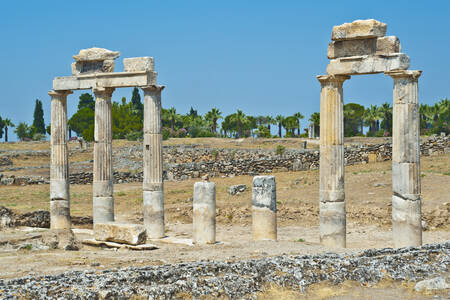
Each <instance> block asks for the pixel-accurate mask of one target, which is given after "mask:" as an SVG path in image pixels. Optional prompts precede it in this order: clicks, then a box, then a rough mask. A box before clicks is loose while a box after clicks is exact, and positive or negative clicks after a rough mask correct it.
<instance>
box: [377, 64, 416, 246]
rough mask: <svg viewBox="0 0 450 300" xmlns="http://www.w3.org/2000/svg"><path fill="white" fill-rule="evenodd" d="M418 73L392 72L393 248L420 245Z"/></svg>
mask: <svg viewBox="0 0 450 300" xmlns="http://www.w3.org/2000/svg"><path fill="white" fill-rule="evenodd" d="M421 73H422V71H392V72H387V73H386V74H387V75H389V76H391V77H392V78H393V79H394V106H393V126H392V235H393V242H394V246H395V247H409V246H420V245H422V221H421V214H422V213H421V199H420V135H419V134H420V132H419V129H420V126H419V124H420V123H419V122H420V119H419V97H418V78H419V77H420V75H421Z"/></svg>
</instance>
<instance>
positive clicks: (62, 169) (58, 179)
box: [49, 91, 72, 229]
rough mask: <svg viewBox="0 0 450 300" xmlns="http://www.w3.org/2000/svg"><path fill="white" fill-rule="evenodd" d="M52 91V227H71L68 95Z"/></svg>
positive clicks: (69, 92)
mask: <svg viewBox="0 0 450 300" xmlns="http://www.w3.org/2000/svg"><path fill="white" fill-rule="evenodd" d="M71 93H72V92H71V91H60V92H54V91H50V92H49V95H50V96H51V97H52V103H51V137H50V144H51V157H50V228H52V229H70V227H71V221H70V195H69V153H68V149H67V95H68V94H71Z"/></svg>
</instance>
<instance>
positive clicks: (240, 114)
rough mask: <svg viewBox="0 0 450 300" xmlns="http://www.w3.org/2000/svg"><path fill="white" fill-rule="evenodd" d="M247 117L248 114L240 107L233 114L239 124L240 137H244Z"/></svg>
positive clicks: (234, 119)
mask: <svg viewBox="0 0 450 300" xmlns="http://www.w3.org/2000/svg"><path fill="white" fill-rule="evenodd" d="M246 117H247V116H246V115H245V114H244V112H243V111H242V110H240V109H238V110H237V112H236V113H235V114H234V115H233V121H234V122H236V123H237V125H238V134H239V137H242V126H243V124H244V123H245V121H246Z"/></svg>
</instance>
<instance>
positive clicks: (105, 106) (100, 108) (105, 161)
mask: <svg viewBox="0 0 450 300" xmlns="http://www.w3.org/2000/svg"><path fill="white" fill-rule="evenodd" d="M113 91H114V89H113V88H98V89H94V94H95V98H96V99H95V129H94V182H93V186H92V187H93V216H94V217H93V219H94V224H95V223H104V222H112V221H114V198H113V168H112V115H111V96H112V93H113Z"/></svg>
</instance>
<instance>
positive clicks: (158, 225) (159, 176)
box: [142, 86, 164, 238]
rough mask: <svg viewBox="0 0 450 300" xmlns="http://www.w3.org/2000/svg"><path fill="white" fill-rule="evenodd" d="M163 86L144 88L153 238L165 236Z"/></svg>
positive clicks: (146, 188)
mask: <svg viewBox="0 0 450 300" xmlns="http://www.w3.org/2000/svg"><path fill="white" fill-rule="evenodd" d="M163 88H164V87H163V86H148V87H143V88H142V90H143V91H144V149H143V159H144V178H143V199H144V225H145V227H146V229H147V234H148V236H149V237H150V238H162V237H164V186H163V158H162V133H161V91H162V90H163Z"/></svg>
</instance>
